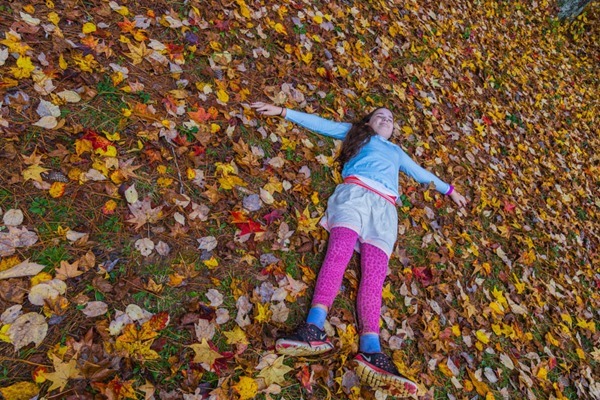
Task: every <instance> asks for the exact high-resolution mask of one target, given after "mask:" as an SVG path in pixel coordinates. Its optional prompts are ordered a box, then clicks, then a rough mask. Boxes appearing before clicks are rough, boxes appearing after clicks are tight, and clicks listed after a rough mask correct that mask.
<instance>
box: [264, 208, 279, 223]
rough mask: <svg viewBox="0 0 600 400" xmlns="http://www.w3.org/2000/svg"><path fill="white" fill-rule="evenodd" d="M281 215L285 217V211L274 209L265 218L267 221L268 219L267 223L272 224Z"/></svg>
mask: <svg viewBox="0 0 600 400" xmlns="http://www.w3.org/2000/svg"><path fill="white" fill-rule="evenodd" d="M281 217H283V211H281V210H273V211H271V212H270V213H268V214H267V215H265V216H264V217H263V218H264V220H265V221H267V225H271V224H272V223H273V222H275V221H277V220H278V219H280V218H281Z"/></svg>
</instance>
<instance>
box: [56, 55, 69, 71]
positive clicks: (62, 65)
mask: <svg viewBox="0 0 600 400" xmlns="http://www.w3.org/2000/svg"><path fill="white" fill-rule="evenodd" d="M58 66H59V67H60V69H62V70H65V69H67V68H68V67H69V64H67V62H66V61H65V58H64V57H63V55H62V54H61V55H60V56H58Z"/></svg>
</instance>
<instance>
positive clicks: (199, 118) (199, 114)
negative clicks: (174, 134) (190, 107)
mask: <svg viewBox="0 0 600 400" xmlns="http://www.w3.org/2000/svg"><path fill="white" fill-rule="evenodd" d="M188 115H189V116H190V118H191V119H192V120H194V121H196V122H206V121H208V120H209V119H211V118H212V115H210V114H209V113H207V112H206V111H205V110H204V108H202V107H200V108H198V110H196V111H191V112H188Z"/></svg>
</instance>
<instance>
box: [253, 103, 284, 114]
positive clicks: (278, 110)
mask: <svg viewBox="0 0 600 400" xmlns="http://www.w3.org/2000/svg"><path fill="white" fill-rule="evenodd" d="M250 107H252V108H254V109H256V111H258V112H259V113H260V114H262V115H269V116H275V117H285V114H286V109H285V108H284V107H279V106H275V105H273V104H267V103H263V102H261V101H257V102H255V103H251V104H250Z"/></svg>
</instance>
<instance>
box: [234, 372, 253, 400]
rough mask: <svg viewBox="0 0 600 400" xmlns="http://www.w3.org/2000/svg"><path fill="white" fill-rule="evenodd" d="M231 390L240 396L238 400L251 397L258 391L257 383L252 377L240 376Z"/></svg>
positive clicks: (245, 399)
mask: <svg viewBox="0 0 600 400" xmlns="http://www.w3.org/2000/svg"><path fill="white" fill-rule="evenodd" d="M233 390H235V391H236V392H237V394H238V395H239V396H240V400H248V399H253V398H254V397H256V394H257V393H258V384H257V383H256V381H255V380H254V379H252V378H250V377H248V376H242V377H241V378H240V381H239V382H238V383H237V384H236V385H233Z"/></svg>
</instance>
